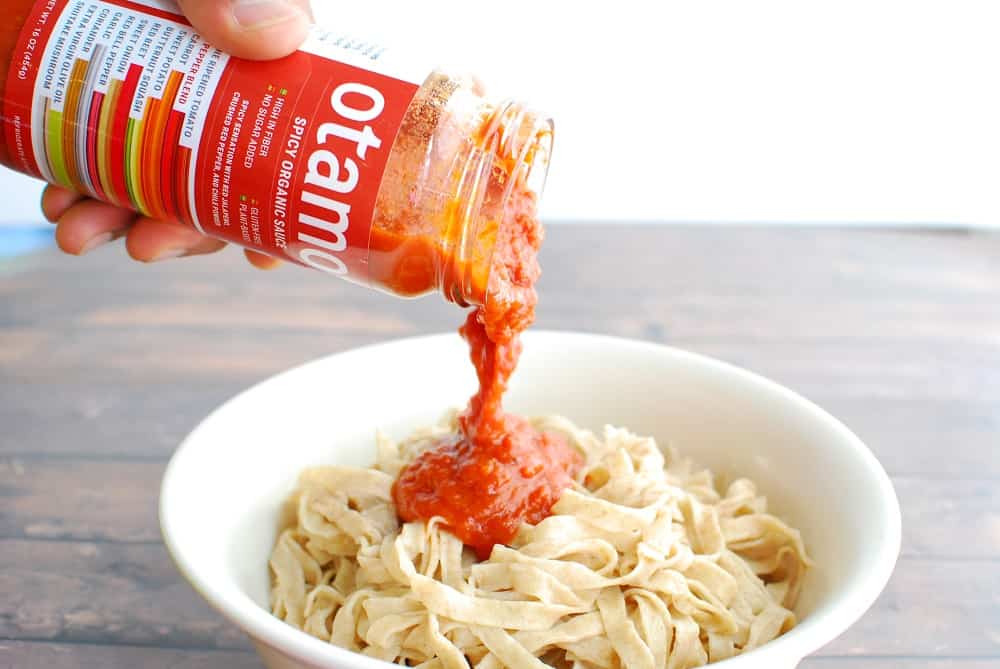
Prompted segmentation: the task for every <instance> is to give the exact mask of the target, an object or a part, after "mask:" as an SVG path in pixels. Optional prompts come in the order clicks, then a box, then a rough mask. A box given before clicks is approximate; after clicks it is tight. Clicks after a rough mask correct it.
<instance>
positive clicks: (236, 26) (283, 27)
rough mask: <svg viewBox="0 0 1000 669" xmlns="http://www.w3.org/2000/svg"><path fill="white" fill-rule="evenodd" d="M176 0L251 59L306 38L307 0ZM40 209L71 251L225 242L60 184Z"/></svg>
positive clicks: (282, 52)
mask: <svg viewBox="0 0 1000 669" xmlns="http://www.w3.org/2000/svg"><path fill="white" fill-rule="evenodd" d="M178 4H179V5H180V6H181V9H182V10H183V11H184V13H185V14H186V15H187V17H188V19H189V20H190V21H191V24H192V25H193V26H194V28H195V29H196V30H197V31H198V32H200V33H201V34H202V35H203V36H204V37H205V39H206V40H208V42H209V43H210V44H212V45H213V46H217V47H219V48H220V49H222V50H224V51H228V52H229V53H231V54H233V55H235V56H239V57H241V58H248V59H251V60H271V59H275V58H281V57H283V56H287V55H288V54H290V53H292V52H293V51H295V49H297V48H298V47H299V45H301V44H302V42H303V40H305V37H306V32H307V31H308V29H309V24H310V22H311V13H310V10H309V0H178ZM42 211H43V212H44V213H45V217H46V218H47V219H48V220H50V221H52V222H53V223H56V224H57V228H56V241H57V242H58V243H59V248H61V249H62V250H63V251H65V252H66V253H70V254H73V255H82V254H84V253H87V252H88V251H91V250H93V249H95V248H97V247H98V246H101V245H103V244H106V243H108V242H110V241H112V240H114V239H119V238H121V237H126V238H127V241H126V244H125V246H126V248H127V249H128V253H129V255H130V256H132V257H133V258H134V259H136V260H139V261H142V262H156V261H158V260H167V259H168V258H178V257H181V256H191V255H200V254H203V253H213V252H215V251H218V250H219V249H221V248H223V247H224V246H225V243H224V242H220V241H218V240H215V239H210V238H208V237H204V236H202V235H200V234H199V233H198V232H197V231H196V230H195V229H194V228H190V227H187V226H182V225H180V224H178V223H170V222H164V221H156V220H153V219H150V218H147V217H145V216H139V215H137V214H136V213H135V212H133V211H129V210H126V209H119V208H118V207H115V206H113V205H110V204H105V203H103V202H99V201H97V200H93V199H90V198H88V197H84V196H83V195H79V194H77V193H74V192H72V191H68V190H65V189H63V188H58V187H56V186H49V187H48V188H47V189H46V190H45V193H44V194H43V195H42ZM246 255H247V259H248V260H249V261H250V262H251V263H253V264H254V265H255V266H257V267H260V268H261V269H269V268H271V267H274V266H276V265H277V264H279V261H277V260H275V259H274V258H271V257H269V256H265V255H261V254H259V253H254V252H253V251H247V252H246Z"/></svg>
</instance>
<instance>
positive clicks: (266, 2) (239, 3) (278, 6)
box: [233, 0, 303, 30]
mask: <svg viewBox="0 0 1000 669" xmlns="http://www.w3.org/2000/svg"><path fill="white" fill-rule="evenodd" d="M302 16H303V13H302V8H301V7H299V6H298V5H296V4H295V3H293V2H288V0H233V18H234V19H236V23H237V24H238V25H239V26H240V27H241V28H244V29H245V30H259V29H261V28H267V27H268V26H273V25H275V24H277V23H284V22H285V21H288V20H291V19H293V18H301V17H302Z"/></svg>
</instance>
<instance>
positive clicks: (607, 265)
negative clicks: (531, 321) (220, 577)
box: [0, 225, 1000, 669]
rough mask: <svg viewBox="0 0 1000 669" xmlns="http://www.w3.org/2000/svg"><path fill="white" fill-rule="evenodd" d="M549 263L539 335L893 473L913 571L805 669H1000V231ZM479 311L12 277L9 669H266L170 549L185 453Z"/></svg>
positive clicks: (866, 234) (566, 233) (295, 284)
mask: <svg viewBox="0 0 1000 669" xmlns="http://www.w3.org/2000/svg"><path fill="white" fill-rule="evenodd" d="M543 267H544V268H545V272H546V274H545V278H544V281H543V285H542V304H541V308H540V312H539V327H543V328H550V329H572V330H585V331H589V332H600V333H609V334H616V335H623V336H629V337H636V338H641V339H645V340H650V341H658V342H664V343H669V344H672V345H675V346H680V347H683V348H687V349H690V350H694V351H697V352H700V353H705V354H708V355H712V356H716V357H719V358H722V359H724V360H727V361H730V362H733V363H736V364H739V365H742V366H745V367H748V368H750V369H752V370H754V371H757V372H759V373H762V374H764V375H766V376H769V377H771V378H773V379H775V380H777V381H778V382H780V383H783V384H785V385H788V386H790V387H792V388H793V389H795V390H798V391H800V392H802V393H803V394H805V395H806V396H808V397H810V398H811V399H813V400H815V401H816V402H818V403H819V404H821V405H822V406H824V407H825V408H827V409H828V410H830V411H831V412H832V413H834V414H835V415H837V416H838V417H840V418H841V419H842V420H844V421H845V422H846V423H847V424H848V425H850V426H851V427H852V428H853V429H854V430H855V431H856V432H857V433H858V434H859V436H861V438H862V439H864V440H865V441H866V442H867V443H868V444H869V445H870V447H871V448H872V450H873V451H874V452H875V453H876V455H877V456H878V457H879V458H880V460H881V461H882V463H883V464H884V465H885V467H886V469H887V470H888V471H889V473H890V475H891V476H892V478H893V483H894V485H895V486H896V490H897V493H898V494H899V497H900V502H901V505H902V509H903V517H904V518H903V550H902V557H901V559H900V562H899V566H898V567H897V570H896V573H895V575H894V576H893V578H892V581H891V582H890V584H889V587H888V588H887V590H886V592H885V593H884V594H883V596H882V597H881V598H880V599H879V600H878V602H877V603H876V604H875V606H873V607H872V609H871V610H870V611H869V612H868V613H867V614H866V615H865V617H864V618H863V619H862V620H861V621H860V622H859V623H858V624H857V625H855V626H854V627H852V628H851V629H850V630H849V631H848V632H847V633H845V634H844V635H843V636H842V637H841V638H839V639H837V640H836V641H834V642H833V643H832V644H830V645H829V646H828V647H827V648H824V649H822V650H821V651H820V652H819V653H818V654H817V655H816V656H815V657H813V658H810V659H808V660H807V661H806V662H804V663H803V665H802V667H803V668H804V669H840V668H846V667H850V668H852V669H855V668H861V667H871V668H873V669H890V668H899V669H945V668H947V667H956V668H958V669H987V667H991V668H992V667H998V666H1000V237H997V236H991V235H988V234H973V233H958V232H928V231H920V230H912V231H910V230H874V229H873V230H862V229H851V230H842V229H835V228H829V229H796V228H769V227H750V228H727V227H713V226H705V227H663V226H618V225H615V226H611V225H586V226H582V225H581V226H558V227H553V228H550V231H549V239H548V241H547V245H546V249H545V253H544V257H543ZM460 318H461V317H460V315H459V313H458V312H457V311H456V310H455V309H454V308H453V307H451V306H449V305H447V304H443V303H442V302H441V301H440V300H438V299H436V298H433V297H432V298H426V299H422V300H416V301H401V300H396V299H393V298H390V297H387V296H384V295H380V294H377V293H374V292H372V291H367V290H364V289H361V288H358V287H355V286H351V285H348V284H344V283H341V282H338V281H336V280H333V279H329V278H327V277H325V276H322V275H319V274H315V273H312V272H307V271H305V270H299V269H295V268H283V269H280V270H278V271H276V272H271V273H261V272H257V271H254V270H251V269H250V268H249V267H248V266H244V264H243V262H242V261H241V258H240V256H239V254H237V253H236V252H226V253H223V254H221V255H219V256H216V257H212V258H198V259H190V260H183V261H177V262H171V263H165V264H163V265H158V266H149V267H144V266H138V265H135V264H132V263H130V262H128V261H127V260H126V259H125V257H124V255H123V253H122V251H121V249H120V248H109V249H105V250H102V251H99V252H97V253H95V254H93V255H92V256H89V257H86V258H82V259H70V258H66V257H61V256H59V255H57V254H55V253H43V254H39V255H34V256H28V257H24V258H20V259H17V260H15V261H7V262H6V263H5V264H0V428H2V429H0V669H8V668H12V667H18V668H21V667H45V668H50V667H51V668H52V669H125V668H128V669H159V668H164V669H165V668H168V667H170V668H174V669H179V668H183V669H208V668H210V667H211V668H218V669H237V668H240V669H243V668H246V669H259V668H260V666H261V665H260V663H259V662H258V661H257V660H256V658H255V657H254V655H253V654H252V652H251V650H250V646H249V644H248V643H247V642H246V640H245V639H244V638H243V637H242V636H241V634H240V633H239V632H238V631H237V630H236V629H235V628H234V627H232V626H231V625H229V624H228V623H226V622H225V621H223V620H222V619H221V618H220V617H219V616H218V615H217V614H215V613H214V612H213V611H212V610H211V609H209V608H208V606H207V605H205V604H204V603H203V602H202V601H201V600H200V599H199V598H198V596H197V595H195V594H194V592H193V591H192V590H191V589H190V588H189V587H188V586H187V585H186V584H185V583H184V582H183V581H182V580H181V578H180V576H179V575H178V574H177V572H176V571H175V569H174V567H173V565H172V563H171V562H170V560H169V558H168V556H167V554H166V551H165V549H164V548H163V546H162V544H161V543H160V535H159V529H158V526H157V520H156V502H157V489H158V485H159V479H160V476H161V475H162V473H163V469H164V467H165V465H166V461H167V459H168V458H169V456H170V454H171V452H172V451H173V449H174V448H175V447H176V445H177V444H178V443H179V441H180V440H181V439H182V438H183V436H184V435H185V434H186V433H187V432H188V431H189V430H190V429H191V428H192V427H193V426H194V425H195V424H196V423H197V422H198V421H199V420H200V419H201V418H202V417H204V416H205V415H206V414H207V413H208V412H209V411H211V410H212V409H213V408H214V407H215V406H216V405H218V404H219V403H220V402H222V401H224V400H225V399H226V398H228V397H229V396H231V395H233V394H234V393H236V392H238V391H239V390H241V389H243V388H245V387H247V386H248V385H251V384H253V383H255V382H257V381H259V380H261V379H263V378H265V377H267V376H269V375H271V374H273V373H275V372H278V371H281V370H282V369H285V368H287V367H290V366H292V365H296V364H299V363H302V362H306V361H308V360H310V359H313V358H316V357H319V356H322V355H326V354H329V353H333V352H336V351H341V350H345V349H348V348H351V347H354V346H358V345H362V344H366V343H371V342H375V341H381V340H386V339H393V338H399V337H405V336H410V335H416V334H423V333H428V332H441V331H449V330H453V329H454V328H455V327H457V325H458V323H459V321H460Z"/></svg>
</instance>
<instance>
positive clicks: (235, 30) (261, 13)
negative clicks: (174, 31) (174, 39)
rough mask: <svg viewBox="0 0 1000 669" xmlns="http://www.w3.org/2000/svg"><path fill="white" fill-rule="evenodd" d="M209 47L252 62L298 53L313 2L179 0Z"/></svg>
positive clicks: (306, 29) (309, 21)
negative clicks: (310, 5)
mask: <svg viewBox="0 0 1000 669" xmlns="http://www.w3.org/2000/svg"><path fill="white" fill-rule="evenodd" d="M178 4H179V5H180V7H181V10H182V11H183V12H184V14H185V15H186V16H187V18H188V20H189V21H191V25H193V26H194V28H195V30H197V31H198V32H200V33H201V34H202V35H203V36H204V37H205V39H206V40H207V41H208V43H209V44H211V45H212V46H215V47H218V48H220V49H222V50H223V51H226V52H227V53H231V54H232V55H234V56H239V57H240V58H248V59H250V60H273V59H276V58H281V57H283V56H287V55H288V54H290V53H292V52H293V51H295V50H296V49H297V48H299V46H300V45H301V44H302V42H303V41H304V40H305V38H306V33H307V32H308V30H309V24H310V23H311V21H312V19H311V12H310V10H309V0H178Z"/></svg>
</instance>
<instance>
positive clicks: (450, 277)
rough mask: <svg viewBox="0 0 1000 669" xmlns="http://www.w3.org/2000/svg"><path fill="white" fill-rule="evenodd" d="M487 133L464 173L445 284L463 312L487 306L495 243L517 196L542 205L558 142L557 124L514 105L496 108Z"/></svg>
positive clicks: (477, 142)
mask: <svg viewBox="0 0 1000 669" xmlns="http://www.w3.org/2000/svg"><path fill="white" fill-rule="evenodd" d="M481 127H482V130H481V131H480V132H479V133H478V136H477V137H476V139H475V140H474V141H473V145H472V146H471V150H470V151H469V152H468V153H467V154H466V156H465V160H464V161H461V165H460V167H459V169H460V173H459V187H458V189H457V190H456V193H457V197H456V199H455V201H454V202H455V205H456V207H457V209H456V211H454V212H452V213H453V219H452V220H453V224H452V229H453V231H454V234H449V235H448V238H449V239H450V240H451V243H450V244H449V246H450V248H449V249H446V252H447V253H448V257H449V259H450V262H448V263H447V264H446V266H445V276H444V277H443V279H444V280H443V282H442V289H443V291H442V292H443V293H444V295H445V298H446V299H447V300H449V301H451V302H454V303H455V304H458V305H459V306H462V307H468V306H473V305H475V306H486V301H487V299H488V297H489V290H488V288H489V279H490V270H491V264H492V257H493V250H494V249H493V246H492V243H493V242H495V240H496V239H497V237H498V236H499V234H500V230H499V228H500V226H502V225H505V224H506V221H507V218H508V217H507V213H508V209H509V208H511V207H512V206H516V205H515V203H514V194H515V191H516V190H517V191H527V192H530V193H531V194H533V196H534V198H535V202H536V203H537V202H538V201H540V200H541V197H542V194H543V193H544V191H545V185H546V182H547V180H548V173H549V163H550V160H551V156H552V146H553V142H554V132H555V126H554V123H553V121H552V119H551V118H549V117H547V116H545V115H543V114H540V113H538V112H536V111H533V110H531V109H528V108H527V107H526V106H524V105H523V104H521V103H518V102H514V101H509V100H508V101H505V102H503V103H501V104H500V105H498V106H496V108H495V109H494V110H493V111H492V113H490V114H489V115H488V116H487V117H486V118H485V120H484V122H483V124H482V126H481ZM501 185H502V187H499V186H501Z"/></svg>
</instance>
